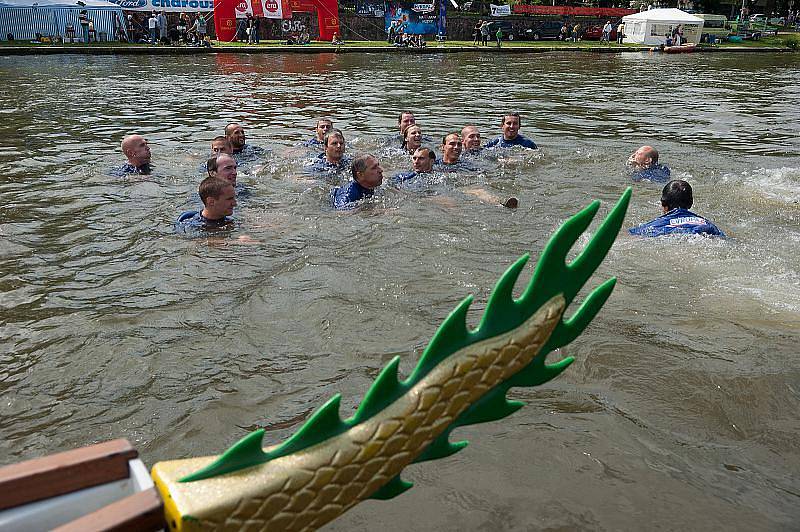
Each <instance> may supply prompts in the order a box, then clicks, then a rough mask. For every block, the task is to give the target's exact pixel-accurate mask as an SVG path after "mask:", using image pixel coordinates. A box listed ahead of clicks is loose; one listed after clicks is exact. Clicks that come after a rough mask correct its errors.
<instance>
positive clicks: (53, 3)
mask: <svg viewBox="0 0 800 532" xmlns="http://www.w3.org/2000/svg"><path fill="white" fill-rule="evenodd" d="M82 10H85V11H86V13H87V15H88V16H89V18H90V19H91V20H92V22H93V23H94V28H95V32H96V37H98V38H102V37H105V38H106V39H108V40H112V39H114V37H115V35H116V34H117V30H118V28H120V26H121V25H122V22H123V21H124V20H125V18H124V16H123V13H122V8H120V7H119V6H118V5H117V4H114V3H112V2H107V1H106V0H81V2H80V3H78V2H77V1H76V0H72V1H70V0H0V40H3V41H4V40H7V38H8V35H11V36H12V37H13V38H14V39H16V40H31V39H34V38H35V37H36V34H37V33H39V34H41V35H45V36H61V37H66V36H67V33H68V32H67V30H68V29H70V28H71V29H73V30H74V32H75V40H76V41H81V40H83V35H82V32H81V26H80V21H79V20H78V15H79V14H80V12H81V11H82ZM123 30H124V26H123Z"/></svg>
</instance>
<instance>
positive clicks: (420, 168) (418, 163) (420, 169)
mask: <svg viewBox="0 0 800 532" xmlns="http://www.w3.org/2000/svg"><path fill="white" fill-rule="evenodd" d="M435 162H436V154H435V153H433V150H432V149H430V148H419V149H417V151H415V152H414V154H413V155H411V165H412V166H413V168H414V171H415V172H417V173H426V172H430V171H431V170H433V163H435Z"/></svg>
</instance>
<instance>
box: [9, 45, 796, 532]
mask: <svg viewBox="0 0 800 532" xmlns="http://www.w3.org/2000/svg"><path fill="white" fill-rule="evenodd" d="M798 67H800V57H798V56H797V55H789V54H786V55H774V56H770V55H747V56H744V55H727V54H709V55H702V54H701V55H692V56H685V57H669V56H658V55H646V54H627V55H619V56H594V55H576V54H569V55H567V54H564V55H559V54H552V55H549V54H541V55H540V54H537V55H531V56H492V57H483V56H480V55H447V56H441V57H439V56H409V57H403V56H398V55H395V54H392V55H380V54H375V55H364V56H354V55H346V56H335V55H319V56H285V57H277V56H232V55H231V56H225V55H219V56H216V57H215V56H204V57H175V58H169V57H158V58H156V57H153V58H149V57H72V56H64V57H24V58H22V57H14V58H11V57H0V83H2V86H3V87H4V89H5V90H4V91H3V96H0V103H2V105H0V114H1V115H2V120H1V121H0V138H2V140H0V161H2V168H3V172H2V173H0V199H1V200H2V201H0V463H7V462H11V461H16V460H20V459H24V458H29V457H33V456H37V455H40V454H43V453H45V452H51V451H59V450H64V449H67V448H71V447H73V446H78V445H81V444H85V443H89V442H95V441H101V440H106V439H111V438H117V437H125V438H128V439H130V440H131V441H132V442H134V444H135V445H136V446H137V447H138V448H139V449H140V451H141V453H142V455H143V458H144V459H145V461H146V462H148V463H149V464H153V463H154V462H156V461H158V460H161V459H170V458H180V457H185V456H193V455H202V454H213V453H217V452H219V451H221V450H222V449H224V448H225V447H226V446H227V445H229V444H230V443H232V442H233V441H235V440H236V439H238V438H239V437H241V436H243V435H244V434H245V433H246V431H248V430H250V429H253V428H255V427H259V426H265V427H266V428H267V431H268V438H270V440H271V441H277V440H279V439H281V438H283V437H286V436H287V435H289V434H291V432H292V431H293V429H295V428H296V427H297V426H298V424H299V423H300V422H301V421H302V420H303V419H304V418H305V417H307V416H308V415H309V413H310V412H311V411H312V409H313V408H314V407H315V406H318V405H320V404H321V403H322V402H323V401H324V400H325V399H327V398H328V397H330V396H332V395H333V394H335V393H338V392H342V393H343V395H344V399H343V411H344V413H348V412H350V411H352V409H353V408H354V407H355V406H356V405H357V404H358V402H359V400H360V398H361V396H362V395H363V393H364V392H365V391H366V389H367V387H368V386H369V383H370V381H371V380H372V379H373V378H374V377H375V375H376V374H377V372H378V371H379V370H380V368H381V367H382V366H383V365H384V364H385V363H386V362H387V361H388V360H390V359H391V358H392V357H393V356H395V355H400V356H401V357H402V359H403V363H402V371H404V372H408V371H409V370H410V368H411V367H412V366H413V364H414V362H415V361H416V359H417V357H418V354H419V353H420V351H421V349H422V348H423V347H424V345H425V344H426V342H427V340H428V339H429V338H430V337H431V335H432V334H433V332H434V330H435V328H436V326H437V325H438V324H439V323H440V322H441V320H442V319H443V318H444V317H445V316H446V315H447V314H448V313H449V311H450V310H451V309H452V308H453V307H454V306H455V304H456V303H457V302H458V301H459V300H460V299H461V298H462V297H464V296H465V295H467V294H468V293H474V294H476V303H475V304H474V305H473V310H474V312H473V314H472V322H473V323H477V321H478V318H479V312H480V311H481V310H482V308H483V306H484V304H485V301H486V298H487V296H488V295H489V293H490V289H491V287H492V285H493V283H494V281H495V280H496V279H497V278H498V277H499V275H500V274H501V273H502V272H503V271H504V269H505V268H506V267H507V266H508V265H509V264H510V263H511V262H512V261H513V260H514V259H516V258H517V257H518V256H519V255H521V254H522V253H524V252H526V251H532V252H533V254H534V255H537V254H538V253H539V252H540V251H541V249H542V246H543V245H544V243H545V242H546V239H547V238H548V237H549V235H550V233H551V232H552V231H553V229H554V228H556V227H557V226H558V225H559V224H560V223H561V222H562V221H563V220H565V219H566V218H567V217H568V216H570V215H571V214H573V213H575V212H576V211H577V210H579V209H580V208H581V207H583V206H584V205H585V204H587V203H588V202H589V201H590V200H591V199H593V198H599V199H601V200H603V201H604V205H603V207H602V208H601V213H602V214H605V213H606V212H607V210H608V206H609V205H610V203H611V202H613V201H615V200H616V198H617V197H618V196H619V195H620V194H621V193H622V192H623V190H624V189H625V187H627V186H628V185H629V184H630V182H629V180H628V179H627V177H626V174H625V168H624V161H625V159H626V158H627V156H628V154H629V153H630V152H632V151H633V150H634V149H635V148H636V147H638V146H639V145H641V144H644V143H650V144H653V145H655V146H656V147H658V148H659V149H660V151H661V153H662V162H665V163H667V164H669V165H670V166H671V167H672V169H673V175H675V176H676V177H681V178H685V179H688V180H689V181H690V182H691V183H692V185H693V186H694V188H695V208H694V210H695V211H697V212H699V213H701V214H704V215H706V216H708V217H709V218H711V219H712V220H713V221H715V222H716V223H717V225H719V226H720V227H721V228H722V230H723V231H725V232H726V233H727V234H728V235H729V236H730V237H731V238H729V239H728V240H724V241H722V240H707V239H694V240H684V239H664V240H658V241H652V240H650V241H647V240H641V239H633V238H630V237H627V236H625V235H621V236H620V238H619V240H618V242H617V244H616V245H615V246H614V248H613V250H612V251H611V253H610V254H609V257H608V259H607V260H606V262H605V263H604V264H603V265H602V266H601V268H600V271H599V273H598V274H597V275H596V277H595V279H594V282H595V283H597V282H599V281H600V280H602V279H605V278H607V277H609V276H612V275H616V276H618V278H619V284H618V286H617V289H616V291H615V292H614V295H613V296H612V298H611V299H610V301H609V302H608V304H607V305H606V308H605V309H604V311H603V312H602V313H601V314H600V316H599V317H598V318H597V319H596V320H595V322H594V324H593V325H592V326H591V327H590V328H589V329H588V330H587V332H586V333H585V334H584V335H583V336H582V337H581V338H580V339H578V340H577V341H576V342H575V343H573V344H572V345H570V346H568V347H567V348H566V349H564V354H568V355H572V356H574V357H575V358H576V359H577V360H576V363H575V364H574V365H573V366H572V367H571V368H570V369H569V370H568V371H567V372H566V373H565V374H564V376H563V377H562V378H560V379H558V380H557V381H555V382H552V383H549V384H547V385H545V386H543V387H541V388H538V389H534V390H521V391H519V390H518V391H515V392H514V393H513V394H512V395H513V396H514V397H515V398H518V399H522V400H524V401H525V402H527V403H528V406H527V407H526V408H524V409H522V410H521V411H519V412H518V413H516V414H514V415H513V416H512V417H510V418H508V419H506V420H503V421H500V422H495V423H490V424H487V425H480V426H475V427H469V428H467V429H462V430H460V431H458V432H457V433H456V435H455V436H456V437H457V438H459V437H464V438H467V439H469V440H470V441H471V442H472V443H471V445H470V446H469V447H468V448H467V449H465V450H464V451H462V452H461V453H459V454H458V455H455V456H453V457H451V458H449V459H446V460H442V461H439V462H434V463H426V464H423V465H419V466H412V467H410V468H409V469H408V471H407V473H406V474H405V477H406V478H408V479H410V480H413V481H414V482H415V483H416V487H415V488H414V489H413V490H411V491H409V492H408V493H406V494H404V495H402V496H401V497H400V498H398V499H397V500H395V501H392V502H388V503H386V502H384V503H380V502H367V503H365V504H362V505H360V506H359V507H357V508H356V509H355V510H353V511H352V512H351V513H350V514H348V515H346V516H345V517H343V518H341V519H340V520H339V521H337V522H335V523H334V524H332V525H331V526H330V529H331V530H375V529H379V528H384V529H388V528H389V527H391V528H395V529H401V530H434V529H438V530H492V531H494V530H555V529H559V530H575V529H580V530H641V529H643V528H644V529H668V530H671V529H674V530H677V529H695V530H708V529H722V528H728V529H737V530H789V529H793V528H796V527H797V523H798V521H799V520H800V480H798V479H800V475H798V471H799V470H800V443H798V437H797V434H798V431H799V430H800V417H799V416H798V411H800V358H799V357H800V355H799V354H798V349H797V338H798V331H800V254H798V249H800V224H799V223H798V222H799V221H800V155H798V154H799V153H800V139H799V138H798V133H799V132H800V124H799V123H798V120H797V109H798V108H800V70H799V69H798ZM401 108H410V109H413V110H415V111H416V112H417V118H418V122H419V123H420V124H421V125H422V127H423V129H424V131H425V133H426V134H428V135H430V136H431V137H432V138H435V139H438V138H441V135H443V134H444V133H446V132H448V131H450V130H452V129H455V128H460V127H461V126H462V125H465V124H467V123H471V122H474V123H477V124H478V125H479V126H480V127H481V129H482V130H483V132H484V137H489V136H491V135H494V134H497V132H498V127H497V126H498V122H499V117H498V115H499V113H500V110H502V109H507V108H513V109H518V110H520V111H521V112H522V113H523V116H524V121H523V133H525V134H527V135H529V136H531V137H532V138H534V139H535V140H536V141H537V143H539V145H540V146H541V148H542V149H541V153H540V154H538V155H535V156H527V157H523V156H518V155H514V156H511V157H509V158H507V159H505V160H503V161H501V162H499V163H498V165H497V167H496V168H492V169H490V170H489V171H486V172H484V173H481V174H479V175H470V176H460V177H459V178H457V179H456V182H455V184H456V185H458V186H461V185H465V184H467V183H470V184H476V183H477V184H479V185H482V186H484V187H485V188H487V189H489V190H492V191H494V192H495V193H497V194H498V195H512V194H513V195H516V196H518V197H519V198H520V202H521V206H520V208H519V209H518V210H517V211H509V210H506V209H502V208H499V207H495V206H492V205H487V204H483V203H480V202H478V201H477V200H475V199H471V198H470V197H469V196H466V195H464V194H463V193H462V192H461V191H460V190H458V189H456V190H453V191H451V192H446V191H445V192H444V193H442V194H441V195H440V196H439V199H434V198H430V197H426V196H418V195H414V194H406V193H402V192H398V191H396V190H391V189H386V190H384V191H383V192H382V193H381V194H380V196H379V198H378V200H377V201H376V202H375V204H373V205H370V206H367V207H366V208H363V209H361V210H359V211H356V212H354V213H347V214H342V213H334V212H331V211H330V210H329V209H327V208H326V206H325V198H326V194H327V190H326V189H325V188H324V187H323V186H320V185H315V184H313V183H309V182H307V181H303V180H298V179H296V177H297V176H299V175H300V174H301V171H300V162H301V154H300V152H299V151H298V150H297V149H296V148H294V145H295V144H296V143H297V142H298V141H300V140H302V139H305V138H307V137H308V136H310V131H309V129H310V128H311V127H312V125H313V120H314V118H315V117H318V116H320V115H328V116H331V117H333V119H334V121H335V125H336V126H337V127H340V128H342V129H343V130H344V131H345V132H346V134H347V137H348V141H349V144H350V151H351V153H355V152H357V151H374V150H377V149H378V148H377V147H378V145H379V142H380V140H381V139H382V138H384V137H385V136H386V135H387V134H388V133H390V132H391V131H392V130H393V127H394V121H395V119H396V112H397V111H398V110H399V109H401ZM231 120H233V121H240V122H242V123H244V124H245V125H246V128H247V132H248V136H249V141H250V142H251V143H253V144H257V145H261V146H264V147H269V148H271V149H272V155H271V156H270V157H268V158H267V159H266V160H265V161H263V163H264V165H263V167H258V168H251V169H250V171H249V172H248V173H247V175H244V176H243V175H240V180H241V181H243V182H245V183H247V184H248V186H249V188H250V189H251V191H252V195H251V197H250V198H249V199H248V200H247V201H246V202H245V203H244V204H242V205H241V206H240V208H239V209H238V210H237V215H238V217H239V219H240V220H241V222H242V223H241V227H240V232H243V233H247V234H249V235H251V236H252V237H254V238H256V239H259V240H260V241H261V243H260V244H258V245H250V246H241V245H233V244H230V243H229V244H227V245H226V244H224V243H223V244H218V243H209V242H207V241H205V240H202V239H199V240H191V239H186V238H181V237H178V236H176V235H174V234H173V231H172V225H171V224H172V220H173V219H174V218H175V217H176V216H177V214H178V213H179V212H180V211H181V210H183V209H185V208H188V207H190V206H192V205H193V202H194V201H195V200H194V197H193V194H194V192H195V190H196V186H197V183H198V182H199V177H200V174H199V170H198V167H199V165H200V164H201V162H202V161H203V160H204V157H205V155H206V153H207V150H208V145H209V141H210V139H211V138H213V137H214V136H215V135H217V134H219V133H221V130H222V128H223V126H224V125H225V124H226V123H227V122H228V121H231ZM131 132H139V133H142V134H144V135H146V136H147V137H148V138H149V139H150V141H151V143H152V147H153V153H154V162H155V164H156V167H157V175H155V176H153V177H152V178H146V179H120V178H114V177H110V176H109V175H108V174H107V170H108V168H109V167H110V166H112V165H114V164H118V163H119V162H121V161H122V156H121V154H120V153H119V141H120V139H121V137H122V136H123V135H124V134H127V133H131ZM384 166H385V167H386V169H387V172H386V173H387V174H392V173H394V172H395V171H399V170H403V169H405V166H406V162H405V161H403V160H401V159H398V158H396V157H395V158H387V159H385V160H384ZM659 193H660V187H659V186H657V185H653V184H647V183H636V184H634V197H633V201H632V204H631V208H630V210H629V213H628V218H627V220H626V227H629V226H631V225H634V224H638V223H640V222H643V221H646V220H649V219H651V218H652V217H654V216H655V215H656V214H657V210H658V198H659ZM441 198H444V200H441ZM585 242H586V239H583V240H582V241H581V243H585Z"/></svg>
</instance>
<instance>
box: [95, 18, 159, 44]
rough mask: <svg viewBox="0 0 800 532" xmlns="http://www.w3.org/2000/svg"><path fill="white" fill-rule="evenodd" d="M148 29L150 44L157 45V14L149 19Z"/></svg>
mask: <svg viewBox="0 0 800 532" xmlns="http://www.w3.org/2000/svg"><path fill="white" fill-rule="evenodd" d="M147 29H148V30H150V44H155V43H156V40H157V39H158V19H157V18H156V14H155V12H153V14H152V15H150V18H149V19H147ZM86 32H87V33H88V32H89V25H88V24H87V25H86Z"/></svg>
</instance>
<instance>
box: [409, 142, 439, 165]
mask: <svg viewBox="0 0 800 532" xmlns="http://www.w3.org/2000/svg"><path fill="white" fill-rule="evenodd" d="M418 151H426V152H428V159H430V160H431V161H433V162H436V153H435V152H434V151H433V150H432V149H430V148H426V147H425V146H420V147H419V148H417V149H416V150H414V153H417V152H418Z"/></svg>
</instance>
